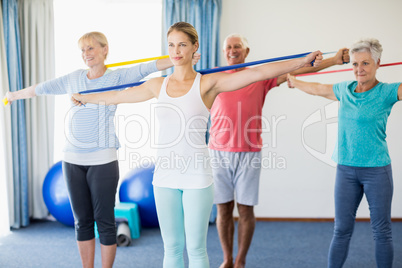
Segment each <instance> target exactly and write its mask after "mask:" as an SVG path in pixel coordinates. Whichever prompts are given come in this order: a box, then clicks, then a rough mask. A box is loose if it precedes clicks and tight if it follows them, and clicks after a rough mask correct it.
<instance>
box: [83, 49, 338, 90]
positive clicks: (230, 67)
mask: <svg viewBox="0 0 402 268" xmlns="http://www.w3.org/2000/svg"><path fill="white" fill-rule="evenodd" d="M310 53H311V52H307V53H301V54H295V55H290V56H284V57H277V58H271V59H266V60H257V61H251V62H246V63H241V64H235V65H229V66H224V67H218V68H212V69H204V70H199V71H197V72H199V73H200V74H211V73H217V72H223V71H227V70H233V69H239V68H244V67H247V66H251V65H257V64H262V63H267V62H273V61H281V60H289V59H295V58H301V57H305V56H307V55H308V54H310ZM330 53H334V52H327V53H323V54H330ZM313 63H314V61H313V62H312V63H311V64H312V65H313ZM144 82H145V81H140V82H136V83H130V84H124V85H118V86H112V87H105V88H99V89H93V90H86V91H82V92H80V94H88V93H96V92H104V91H110V90H115V89H120V88H127V87H135V86H139V85H141V84H143V83H144Z"/></svg>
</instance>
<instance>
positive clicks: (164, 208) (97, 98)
mask: <svg viewBox="0 0 402 268" xmlns="http://www.w3.org/2000/svg"><path fill="white" fill-rule="evenodd" d="M167 38H168V45H169V56H170V59H171V61H172V62H173V64H174V66H175V69H174V72H173V74H172V75H170V76H169V77H166V78H163V77H160V78H154V79H151V80H149V81H147V82H145V83H144V84H142V85H140V86H138V87H133V88H128V89H126V90H124V91H109V92H104V93H99V94H89V95H80V94H74V95H73V98H72V100H73V101H74V102H75V103H76V104H77V105H81V104H85V103H87V102H90V103H99V102H102V103H103V104H106V105H112V104H119V103H135V102H142V101H146V100H149V99H152V98H157V99H158V102H157V105H156V106H155V114H156V115H157V118H158V121H159V126H160V127H159V136H158V140H157V146H158V148H157V156H158V157H157V163H156V169H155V173H154V180H153V185H154V193H155V202H156V208H157V213H158V219H159V225H160V229H161V233H162V238H163V242H164V248H165V256H164V260H163V267H165V268H171V267H172V268H180V267H184V260H183V249H184V245H186V246H187V253H188V259H189V267H200V268H201V267H202V268H204V267H209V260H208V255H207V251H206V237H207V231H208V222H209V215H210V213H211V208H212V202H213V179H212V172H211V167H210V165H209V156H208V149H207V145H206V141H205V134H206V130H207V121H208V116H209V109H210V108H211V107H212V104H213V102H214V100H215V98H216V96H217V95H218V94H219V93H221V92H228V91H234V90H237V89H240V88H243V87H245V86H247V85H249V84H251V83H254V82H257V81H261V80H267V79H271V78H274V77H277V76H279V75H282V74H285V73H289V72H292V71H294V70H296V69H299V68H301V67H304V66H310V63H311V62H312V61H314V65H315V66H318V65H319V64H320V62H321V60H322V54H321V52H319V51H317V52H313V53H311V54H309V55H308V56H306V57H305V58H298V59H294V60H289V61H282V62H275V63H269V64H264V65H260V66H258V67H255V68H250V69H245V70H243V71H241V72H235V73H230V74H228V73H214V74H208V75H203V76H202V75H200V74H199V73H197V72H196V71H195V70H194V68H193V66H192V57H193V54H194V53H195V52H196V51H197V49H198V47H199V43H198V35H197V32H196V30H195V28H194V27H193V26H192V25H191V24H188V23H186V22H178V23H175V24H174V25H172V26H171V27H170V29H169V31H168V34H167Z"/></svg>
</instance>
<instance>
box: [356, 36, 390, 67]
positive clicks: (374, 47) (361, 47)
mask: <svg viewBox="0 0 402 268" xmlns="http://www.w3.org/2000/svg"><path fill="white" fill-rule="evenodd" d="M355 52H369V53H370V54H371V57H372V58H373V60H374V61H375V62H377V61H378V60H379V59H381V53H382V46H381V44H380V42H379V41H378V40H377V39H375V38H365V39H361V40H359V41H357V42H356V43H354V44H353V45H352V46H351V48H350V55H352V54H353V53H355Z"/></svg>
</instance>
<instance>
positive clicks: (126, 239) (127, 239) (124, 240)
mask: <svg viewBox="0 0 402 268" xmlns="http://www.w3.org/2000/svg"><path fill="white" fill-rule="evenodd" d="M130 244H131V232H130V228H129V227H128V224H127V222H120V223H119V224H118V226H117V246H119V247H128V246H129V245H130Z"/></svg>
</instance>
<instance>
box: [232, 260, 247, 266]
mask: <svg viewBox="0 0 402 268" xmlns="http://www.w3.org/2000/svg"><path fill="white" fill-rule="evenodd" d="M245 267H246V262H238V261H236V262H235V264H234V268H245Z"/></svg>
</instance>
